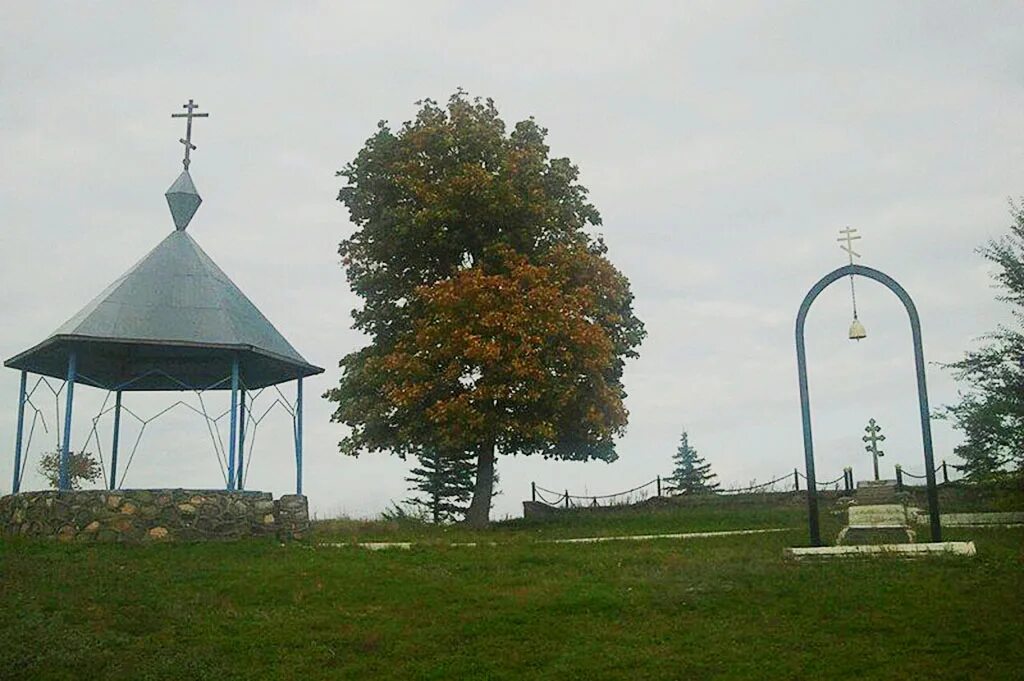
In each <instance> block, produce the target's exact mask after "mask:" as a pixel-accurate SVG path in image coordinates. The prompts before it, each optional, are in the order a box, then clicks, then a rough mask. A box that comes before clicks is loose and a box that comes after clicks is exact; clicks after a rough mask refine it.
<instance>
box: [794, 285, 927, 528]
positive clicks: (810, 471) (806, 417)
mask: <svg viewBox="0 0 1024 681" xmlns="http://www.w3.org/2000/svg"><path fill="white" fill-rule="evenodd" d="M853 275H859V276H862V277H867V278H868V279H874V280H875V281H877V282H879V283H880V284H882V285H883V286H885V287H886V288H887V289H889V290H890V291H892V292H893V293H895V294H896V297H897V298H899V299H900V301H901V302H902V303H903V306H904V307H905V308H906V309H907V314H908V315H909V317H910V331H911V335H912V336H913V342H914V365H915V369H916V371H917V401H918V406H919V408H920V412H921V440H922V443H923V445H924V462H925V471H926V475H927V483H928V516H929V520H930V524H931V535H932V541H935V542H938V541H942V528H941V526H940V525H939V495H938V490H937V488H936V486H935V465H934V458H935V457H934V455H933V451H932V425H931V412H930V410H929V408H928V386H927V384H926V381H925V365H924V348H923V345H922V343H921V319H920V317H919V316H918V314H917V307H916V306H915V305H914V301H913V300H912V299H911V298H910V294H908V293H907V291H906V289H904V288H903V287H902V286H900V285H899V283H897V282H896V280H895V279H893V278H892V277H890V276H889V275H887V274H885V273H884V272H880V271H879V270H876V269H872V268H870V267H864V266H863V265H846V266H845V267H840V268H839V269H837V270H834V271H832V272H829V273H828V274H826V275H825V276H824V277H822V278H821V280H819V281H818V283H817V284H815V285H814V286H812V287H811V290H810V291H808V292H807V295H806V296H805V297H804V300H803V302H802V303H801V304H800V311H799V312H798V313H797V317H796V359H797V372H798V374H799V380H800V412H801V415H802V417H803V432H804V462H805V465H806V467H807V512H808V516H809V518H808V524H809V529H810V535H811V544H812V545H813V546H820V545H821V530H820V528H819V525H818V495H817V488H816V482H815V475H814V441H813V438H812V437H811V404H810V397H809V395H808V390H807V349H806V346H805V343H804V326H805V324H806V322H807V313H808V311H809V310H810V309H811V304H812V303H813V302H814V300H815V299H816V298H817V297H818V295H819V294H820V293H821V292H822V291H824V290H825V289H826V288H828V287H829V286H830V285H831V284H833V283H835V282H836V281H837V280H839V279H842V278H843V277H846V276H853Z"/></svg>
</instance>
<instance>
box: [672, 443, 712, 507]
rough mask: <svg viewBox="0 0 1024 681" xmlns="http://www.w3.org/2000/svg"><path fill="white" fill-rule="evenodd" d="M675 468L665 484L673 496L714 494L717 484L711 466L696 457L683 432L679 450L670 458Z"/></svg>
mask: <svg viewBox="0 0 1024 681" xmlns="http://www.w3.org/2000/svg"><path fill="white" fill-rule="evenodd" d="M672 462H673V463H674V465H675V468H674V469H673V470H672V475H670V476H669V477H668V479H667V480H666V482H667V483H668V485H667V487H668V490H669V492H671V493H673V494H702V493H709V492H714V491H716V490H717V489H718V483H717V482H714V479H715V478H716V477H718V476H716V475H715V474H714V473H712V472H711V464H709V463H707V462H706V461H704V459H703V458H701V457H700V456H698V455H697V450H696V449H694V448H693V447H691V446H690V439H689V436H688V435H687V434H686V431H685V430H684V431H683V435H682V437H680V438H679V448H678V449H676V453H675V455H673V457H672Z"/></svg>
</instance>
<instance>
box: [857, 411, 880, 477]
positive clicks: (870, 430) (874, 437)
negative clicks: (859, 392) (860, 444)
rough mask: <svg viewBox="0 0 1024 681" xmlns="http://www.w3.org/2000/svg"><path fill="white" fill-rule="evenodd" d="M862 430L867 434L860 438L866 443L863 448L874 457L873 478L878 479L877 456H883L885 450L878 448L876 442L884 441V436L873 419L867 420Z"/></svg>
mask: <svg viewBox="0 0 1024 681" xmlns="http://www.w3.org/2000/svg"><path fill="white" fill-rule="evenodd" d="M864 430H865V432H867V435H865V436H864V437H862V438H861V439H862V440H863V441H864V442H867V443H868V444H867V446H866V447H864V449H866V450H867V451H869V452H871V458H872V459H874V462H875V480H878V479H879V478H878V457H880V456H885V452H883V451H882V450H881V449H879V448H878V443H879V442H884V441H885V436H884V435H882V427H881V426H879V425H878V424H877V423H876V422H875V420H874V419H871V420H870V421H868V425H867V427H865V428H864Z"/></svg>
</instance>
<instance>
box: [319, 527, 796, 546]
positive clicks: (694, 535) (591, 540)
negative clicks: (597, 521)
mask: <svg viewBox="0 0 1024 681" xmlns="http://www.w3.org/2000/svg"><path fill="white" fill-rule="evenodd" d="M789 530H790V528H786V527H772V528H767V529H763V530H723V531H721V532H686V533H683V534H631V535H622V536H617V537H579V538H575V539H542V540H540V541H538V542H537V543H538V544H596V543H598V542H606V541H649V540H651V539H701V538H704V537H731V536H735V535H743V534H765V533H768V532H788V531H789ZM496 545H497V542H480V543H478V542H452V543H451V544H448V546H452V547H458V546H466V547H473V546H496ZM317 546H320V547H328V548H343V547H346V546H356V547H359V548H363V549H369V550H370V551H380V550H382V549H405V550H408V549H411V548H412V547H413V546H416V544H415V543H413V542H408V541H378V542H361V543H358V544H357V543H351V544H347V543H342V542H324V543H322V544H317ZM423 546H437V544H424V545H423Z"/></svg>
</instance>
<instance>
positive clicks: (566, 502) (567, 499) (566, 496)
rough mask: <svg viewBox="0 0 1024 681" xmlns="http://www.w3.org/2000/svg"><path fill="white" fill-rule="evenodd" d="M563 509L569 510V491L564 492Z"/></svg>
mask: <svg viewBox="0 0 1024 681" xmlns="http://www.w3.org/2000/svg"><path fill="white" fill-rule="evenodd" d="M565 507H566V508H569V490H565Z"/></svg>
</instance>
